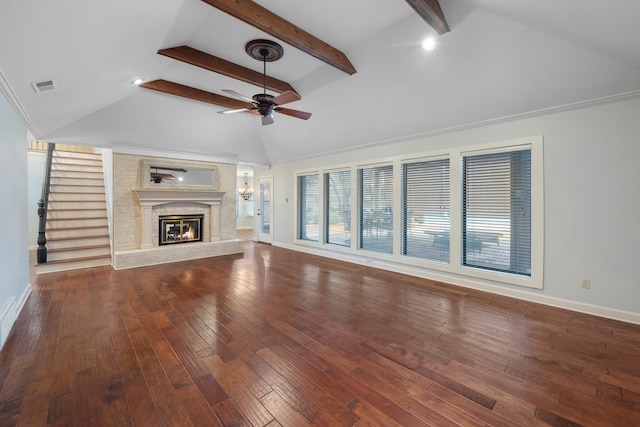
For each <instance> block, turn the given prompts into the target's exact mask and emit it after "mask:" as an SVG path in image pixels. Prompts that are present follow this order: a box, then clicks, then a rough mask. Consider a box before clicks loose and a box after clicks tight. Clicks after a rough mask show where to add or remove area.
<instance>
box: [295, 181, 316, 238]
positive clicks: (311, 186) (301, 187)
mask: <svg viewBox="0 0 640 427" xmlns="http://www.w3.org/2000/svg"><path fill="white" fill-rule="evenodd" d="M298 192H299V194H298V238H299V239H302V240H311V241H314V242H317V241H318V239H319V234H320V229H319V222H318V221H319V219H320V215H319V212H320V211H319V204H320V200H319V197H320V194H319V183H318V175H317V174H315V175H300V176H298Z"/></svg>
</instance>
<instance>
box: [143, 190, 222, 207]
mask: <svg viewBox="0 0 640 427" xmlns="http://www.w3.org/2000/svg"><path fill="white" fill-rule="evenodd" d="M135 193H136V194H137V195H138V200H139V201H140V206H150V207H154V206H158V205H164V204H167V203H176V202H191V203H202V204H205V205H209V206H213V205H220V203H221V202H222V196H224V193H223V192H220V191H206V190H137V191H136V192H135Z"/></svg>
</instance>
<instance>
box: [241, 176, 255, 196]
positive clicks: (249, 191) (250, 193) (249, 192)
mask: <svg viewBox="0 0 640 427" xmlns="http://www.w3.org/2000/svg"><path fill="white" fill-rule="evenodd" d="M248 176H249V174H248V173H245V174H244V186H243V187H242V188H240V197H242V198H243V199H245V200H249V199H250V198H251V196H253V190H252V189H250V188H249V184H248Z"/></svg>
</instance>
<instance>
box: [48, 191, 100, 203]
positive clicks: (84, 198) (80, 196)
mask: <svg viewBox="0 0 640 427" xmlns="http://www.w3.org/2000/svg"><path fill="white" fill-rule="evenodd" d="M105 200H106V196H105V194H104V193H82V192H81V193H66V192H65V193H59V192H55V193H49V201H50V202H104V201H105Z"/></svg>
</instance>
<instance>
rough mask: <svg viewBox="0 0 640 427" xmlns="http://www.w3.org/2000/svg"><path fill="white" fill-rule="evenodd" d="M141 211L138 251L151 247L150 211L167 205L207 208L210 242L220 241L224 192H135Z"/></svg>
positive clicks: (151, 227) (152, 226)
mask: <svg viewBox="0 0 640 427" xmlns="http://www.w3.org/2000/svg"><path fill="white" fill-rule="evenodd" d="M134 192H135V193H136V195H137V196H138V200H139V202H140V208H141V209H142V215H141V218H140V221H141V224H140V225H141V231H142V233H141V244H140V249H150V248H152V247H153V242H152V238H153V234H152V233H153V229H154V224H153V223H152V210H153V208H154V207H155V206H160V205H166V204H169V203H198V204H203V205H208V206H209V213H210V221H209V224H210V230H209V233H210V241H211V242H217V241H219V240H220V205H221V203H222V198H223V196H224V194H225V193H224V192H220V191H208V190H136V191H134Z"/></svg>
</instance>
